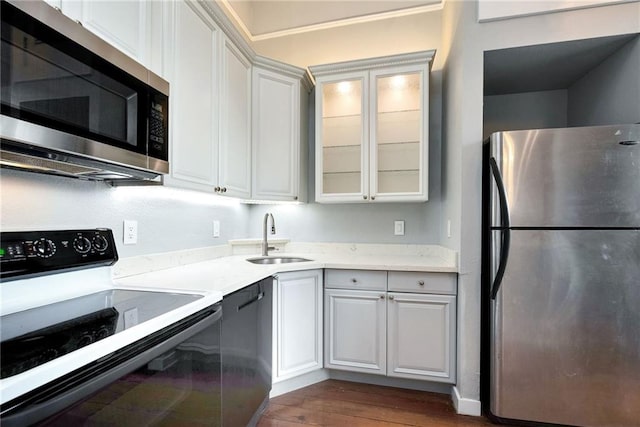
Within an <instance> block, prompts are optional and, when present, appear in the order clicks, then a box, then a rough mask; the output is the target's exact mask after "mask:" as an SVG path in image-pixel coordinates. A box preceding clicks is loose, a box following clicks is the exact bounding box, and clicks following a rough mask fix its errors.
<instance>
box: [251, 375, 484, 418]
mask: <svg viewBox="0 0 640 427" xmlns="http://www.w3.org/2000/svg"><path fill="white" fill-rule="evenodd" d="M300 425H316V426H340V427H343V426H345V427H346V426H348V427H376V426H396V427H397V426H437V427H446V426H490V425H493V424H491V422H489V421H488V420H487V419H485V418H482V417H469V416H464V415H457V414H456V412H455V409H454V408H453V405H452V403H451V397H450V396H448V395H444V394H439V393H428V392H423V391H415V390H405V389H399V388H393V387H381V386H374V385H369V384H360V383H352V382H347V381H338V380H327V381H323V382H321V383H318V384H314V385H311V386H309V387H305V388H302V389H299V390H296V391H293V392H291V393H287V394H283V395H281V396H278V397H274V398H273V399H271V401H270V402H269V406H268V407H267V409H266V410H265V412H264V414H263V416H262V418H261V419H260V421H259V423H258V427H271V426H277V427H294V426H298V427H299V426H300Z"/></svg>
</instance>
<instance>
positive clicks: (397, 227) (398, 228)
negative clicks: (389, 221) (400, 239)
mask: <svg viewBox="0 0 640 427" xmlns="http://www.w3.org/2000/svg"><path fill="white" fill-rule="evenodd" d="M393 234H394V235H396V236H404V221H393Z"/></svg>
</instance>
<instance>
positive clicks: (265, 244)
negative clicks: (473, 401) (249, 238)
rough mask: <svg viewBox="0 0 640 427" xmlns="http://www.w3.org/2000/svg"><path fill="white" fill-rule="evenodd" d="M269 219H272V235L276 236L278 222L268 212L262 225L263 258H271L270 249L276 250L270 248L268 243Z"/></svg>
mask: <svg viewBox="0 0 640 427" xmlns="http://www.w3.org/2000/svg"><path fill="white" fill-rule="evenodd" d="M269 217H271V234H276V221H275V220H274V219H273V215H271V214H270V213H268V212H267V213H266V214H264V223H263V224H262V256H269V249H275V248H273V247H269V242H267V223H268V222H269Z"/></svg>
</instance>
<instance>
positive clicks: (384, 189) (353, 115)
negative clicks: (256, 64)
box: [310, 51, 435, 203]
mask: <svg viewBox="0 0 640 427" xmlns="http://www.w3.org/2000/svg"><path fill="white" fill-rule="evenodd" d="M434 53H435V52H434V51H426V52H417V53H412V54H403V55H396V56H389V57H384V58H376V59H368V60H359V61H351V62H343V63H338V64H328V65H319V66H314V67H310V69H311V71H312V73H313V74H314V76H315V77H316V84H317V87H316V122H315V123H316V132H315V144H316V201H317V202H321V203H322V202H324V203H339V202H396V201H416V202H421V201H426V200H427V198H428V151H429V147H428V146H429V143H428V141H429V139H428V128H429V120H428V118H429V70H430V66H431V61H432V59H433V55H434Z"/></svg>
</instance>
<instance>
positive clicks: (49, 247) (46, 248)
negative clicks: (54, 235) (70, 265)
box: [33, 238, 56, 258]
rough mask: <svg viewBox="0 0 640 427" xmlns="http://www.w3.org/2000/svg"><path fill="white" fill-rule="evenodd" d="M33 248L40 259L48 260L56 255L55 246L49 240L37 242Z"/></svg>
mask: <svg viewBox="0 0 640 427" xmlns="http://www.w3.org/2000/svg"><path fill="white" fill-rule="evenodd" d="M33 247H34V248H35V250H36V255H38V256H39V257H40V258H49V257H50V256H52V255H53V254H55V253H56V245H55V243H53V242H52V241H51V240H49V239H44V238H43V239H40V240H37V241H36V242H35V243H34V245H33Z"/></svg>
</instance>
